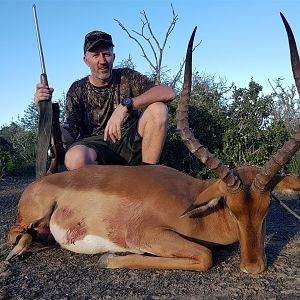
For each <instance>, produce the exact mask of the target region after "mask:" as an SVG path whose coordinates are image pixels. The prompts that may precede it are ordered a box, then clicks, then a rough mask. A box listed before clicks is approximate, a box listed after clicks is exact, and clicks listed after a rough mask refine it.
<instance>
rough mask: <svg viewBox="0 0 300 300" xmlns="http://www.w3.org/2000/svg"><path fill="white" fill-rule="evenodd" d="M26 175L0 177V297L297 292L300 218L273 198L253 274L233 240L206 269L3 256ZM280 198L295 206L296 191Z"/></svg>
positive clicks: (57, 254) (52, 254) (46, 254)
mask: <svg viewBox="0 0 300 300" xmlns="http://www.w3.org/2000/svg"><path fill="white" fill-rule="evenodd" d="M32 180H33V179H16V178H8V179H6V181H4V182H0V214H1V219H0V224H1V228H0V243H1V245H2V250H1V253H0V254H1V257H0V288H1V292H0V299H147V300H150V299H299V298H300V273H299V270H300V268H299V267H300V233H299V230H300V222H299V221H297V220H296V219H295V218H294V217H293V216H291V215H290V214H288V213H287V212H286V211H285V210H283V209H282V208H281V206H279V204H278V203H277V202H275V203H274V204H273V205H272V206H271V208H270V212H269V214H268V216H267V238H266V254H267V258H268V269H267V270H266V271H265V272H263V273H262V274H260V275H255V276H254V275H248V274H244V273H242V272H240V270H239V246H238V244H235V245H231V246H227V247H222V248H219V249H216V250H214V266H213V267H212V268H211V269H210V270H209V271H208V272H205V273H198V272H188V271H160V270H148V271H135V270H103V269H99V268H98V266H97V262H98V259H99V255H80V254H75V253H71V252H69V251H67V250H62V249H60V248H59V247H54V248H50V249H49V248H48V249H44V250H40V251H38V252H30V253H26V254H24V255H23V256H21V257H20V258H17V259H16V260H14V261H12V262H11V263H9V264H6V263H5V262H4V258H5V255H6V253H7V252H6V251H5V249H4V248H5V247H4V243H5V241H6V235H7V232H8V231H9V229H10V227H11V226H12V224H13V223H14V221H15V217H16V206H17V203H18V200H19V197H20V195H21V193H22V191H23V190H24V188H25V187H26V186H27V185H28V183H29V182H31V181H32ZM281 199H282V200H286V199H283V198H281ZM285 203H286V204H288V205H289V206H290V207H291V208H292V209H294V210H295V211H297V212H298V214H299V213H300V199H299V198H298V199H297V198H294V199H289V201H286V202H285Z"/></svg>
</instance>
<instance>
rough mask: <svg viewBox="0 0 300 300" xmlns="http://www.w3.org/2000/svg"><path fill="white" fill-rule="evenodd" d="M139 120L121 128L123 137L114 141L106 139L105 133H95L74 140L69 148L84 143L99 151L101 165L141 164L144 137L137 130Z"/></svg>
mask: <svg viewBox="0 0 300 300" xmlns="http://www.w3.org/2000/svg"><path fill="white" fill-rule="evenodd" d="M137 126H138V120H136V121H135V122H133V123H132V124H131V125H130V127H128V128H125V129H124V128H123V129H122V130H121V134H122V137H121V139H120V140H119V141H116V142H115V143H113V142H112V141H111V140H110V139H108V140H107V141H106V142H105V141H104V135H103V134H100V135H93V136H90V137H87V138H83V139H80V140H78V141H76V142H74V143H73V144H72V145H71V146H70V147H69V148H68V150H69V149H71V148H72V147H74V146H76V145H84V146H87V147H89V148H92V149H94V150H95V151H96V153H97V161H98V164H99V165H132V166H134V165H140V164H141V163H142V138H141V136H140V135H139V134H138V131H137Z"/></svg>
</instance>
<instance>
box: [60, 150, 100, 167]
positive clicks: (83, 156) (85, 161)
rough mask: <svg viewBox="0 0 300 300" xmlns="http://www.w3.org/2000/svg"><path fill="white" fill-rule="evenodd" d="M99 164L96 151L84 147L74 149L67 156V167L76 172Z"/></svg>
mask: <svg viewBox="0 0 300 300" xmlns="http://www.w3.org/2000/svg"><path fill="white" fill-rule="evenodd" d="M97 164H98V162H97V153H96V151H95V150H94V149H92V148H88V147H87V146H84V145H77V146H74V147H72V148H71V149H70V150H68V152H67V153H66V156H65V166H66V168H67V169H68V170H75V169H78V168H80V167H83V166H85V165H97Z"/></svg>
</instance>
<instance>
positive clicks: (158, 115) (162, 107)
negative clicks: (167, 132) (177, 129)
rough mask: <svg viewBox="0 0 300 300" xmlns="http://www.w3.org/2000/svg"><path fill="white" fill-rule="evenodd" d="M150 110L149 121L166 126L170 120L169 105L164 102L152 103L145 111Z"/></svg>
mask: <svg viewBox="0 0 300 300" xmlns="http://www.w3.org/2000/svg"><path fill="white" fill-rule="evenodd" d="M146 111H148V112H149V118H148V121H150V122H153V123H154V124H155V125H158V126H166V125H167V122H168V107H167V105H166V104H165V103H163V102H155V103H152V104H150V105H149V106H148V107H147V108H146V110H145V112H146Z"/></svg>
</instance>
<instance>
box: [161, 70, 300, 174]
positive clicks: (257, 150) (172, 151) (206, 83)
mask: <svg viewBox="0 0 300 300" xmlns="http://www.w3.org/2000/svg"><path fill="white" fill-rule="evenodd" d="M272 103H273V97H272V96H271V95H267V96H264V95H263V94H262V87H261V86H260V85H259V84H258V83H256V82H255V81H253V80H251V81H250V83H249V86H248V88H236V87H235V86H233V85H232V86H229V87H228V86H226V83H224V82H223V81H220V82H217V83H216V82H215V80H214V78H212V77H201V76H200V75H199V74H197V73H196V74H195V75H194V80H193V90H192V94H191V103H190V108H189V124H190V128H192V130H193V133H194V135H195V137H196V138H198V139H199V141H200V143H201V144H203V145H204V146H205V147H206V148H208V149H209V151H210V152H211V153H213V154H214V155H216V156H217V157H219V158H220V159H221V160H222V161H223V162H224V163H225V164H228V165H229V166H230V167H231V168H234V167H238V166H241V165H256V166H263V165H264V164H265V163H266V162H267V161H268V160H269V159H270V157H271V156H272V155H273V154H274V153H275V152H276V151H277V150H278V149H280V148H281V147H282V145H283V143H284V142H285V141H286V140H287V139H288V138H289V136H290V134H291V132H290V130H289V128H287V126H286V124H285V122H284V120H278V119H275V118H274V117H273V115H272V112H273V111H272ZM176 107H177V103H176V102H174V103H171V104H169V113H170V122H169V131H168V136H167V142H166V145H165V148H164V152H163V156H162V163H164V164H166V165H169V166H172V167H174V168H176V169H178V170H181V171H184V172H186V173H188V174H190V175H193V176H195V177H199V178H202V179H204V178H208V177H213V174H212V172H211V171H209V170H207V169H206V168H204V167H203V165H202V163H201V162H199V161H198V160H197V159H196V158H195V157H194V156H193V155H192V154H190V153H189V151H188V150H187V149H186V147H185V146H184V145H183V143H182V142H181V140H180V138H179V136H178V135H177V134H176V120H175V113H176ZM299 161H300V154H297V155H296V156H295V157H294V158H293V159H292V161H291V163H290V164H289V165H287V166H285V167H284V170H283V171H284V172H295V171H296V172H297V171H298V166H299Z"/></svg>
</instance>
